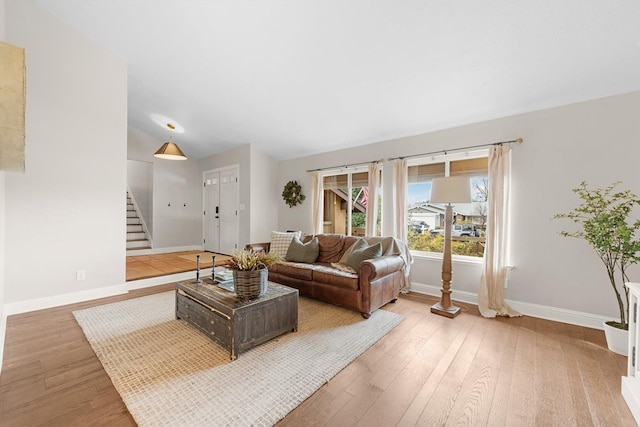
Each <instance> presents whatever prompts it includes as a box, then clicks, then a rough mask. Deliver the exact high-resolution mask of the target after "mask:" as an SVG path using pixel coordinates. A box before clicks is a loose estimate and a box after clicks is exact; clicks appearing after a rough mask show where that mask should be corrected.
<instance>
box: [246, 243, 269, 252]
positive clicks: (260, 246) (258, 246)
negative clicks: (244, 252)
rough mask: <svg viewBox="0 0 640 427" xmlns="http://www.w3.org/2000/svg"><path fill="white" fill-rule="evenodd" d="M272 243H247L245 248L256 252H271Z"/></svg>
mask: <svg viewBox="0 0 640 427" xmlns="http://www.w3.org/2000/svg"><path fill="white" fill-rule="evenodd" d="M270 247H271V242H266V243H247V244H246V245H245V246H244V248H245V249H248V250H252V251H255V252H269V248H270Z"/></svg>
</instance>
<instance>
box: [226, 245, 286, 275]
mask: <svg viewBox="0 0 640 427" xmlns="http://www.w3.org/2000/svg"><path fill="white" fill-rule="evenodd" d="M281 260H282V257H280V256H279V255H277V254H275V253H273V252H267V253H265V252H264V251H253V250H246V249H236V250H235V251H233V252H232V253H231V261H229V267H230V268H231V269H233V270H241V271H253V270H260V269H262V268H267V267H269V266H270V265H271V264H273V263H276V262H278V261H281Z"/></svg>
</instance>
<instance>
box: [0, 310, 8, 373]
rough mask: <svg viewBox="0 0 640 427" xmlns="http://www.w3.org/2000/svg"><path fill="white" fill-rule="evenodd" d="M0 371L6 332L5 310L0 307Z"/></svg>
mask: <svg viewBox="0 0 640 427" xmlns="http://www.w3.org/2000/svg"><path fill="white" fill-rule="evenodd" d="M0 311H2V313H1V314H0V373H2V361H3V360H4V338H5V336H6V334H7V310H6V309H4V306H2V307H0Z"/></svg>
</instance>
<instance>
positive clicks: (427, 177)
mask: <svg viewBox="0 0 640 427" xmlns="http://www.w3.org/2000/svg"><path fill="white" fill-rule="evenodd" d="M444 170H445V164H444V163H431V164H428V165H418V166H409V167H408V168H407V176H408V179H409V180H408V182H409V183H410V184H411V183H416V182H431V179H432V178H437V177H439V176H444Z"/></svg>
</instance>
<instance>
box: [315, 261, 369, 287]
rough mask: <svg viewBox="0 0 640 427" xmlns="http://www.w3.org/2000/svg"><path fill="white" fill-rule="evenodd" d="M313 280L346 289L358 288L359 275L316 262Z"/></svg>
mask: <svg viewBox="0 0 640 427" xmlns="http://www.w3.org/2000/svg"><path fill="white" fill-rule="evenodd" d="M313 281H314V282H320V283H323V284H325V285H330V286H336V287H339V288H344V289H353V290H357V289H358V275H357V274H353V273H347V272H345V271H340V270H337V269H335V268H332V267H328V266H324V265H318V264H315V266H314V268H313Z"/></svg>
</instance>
